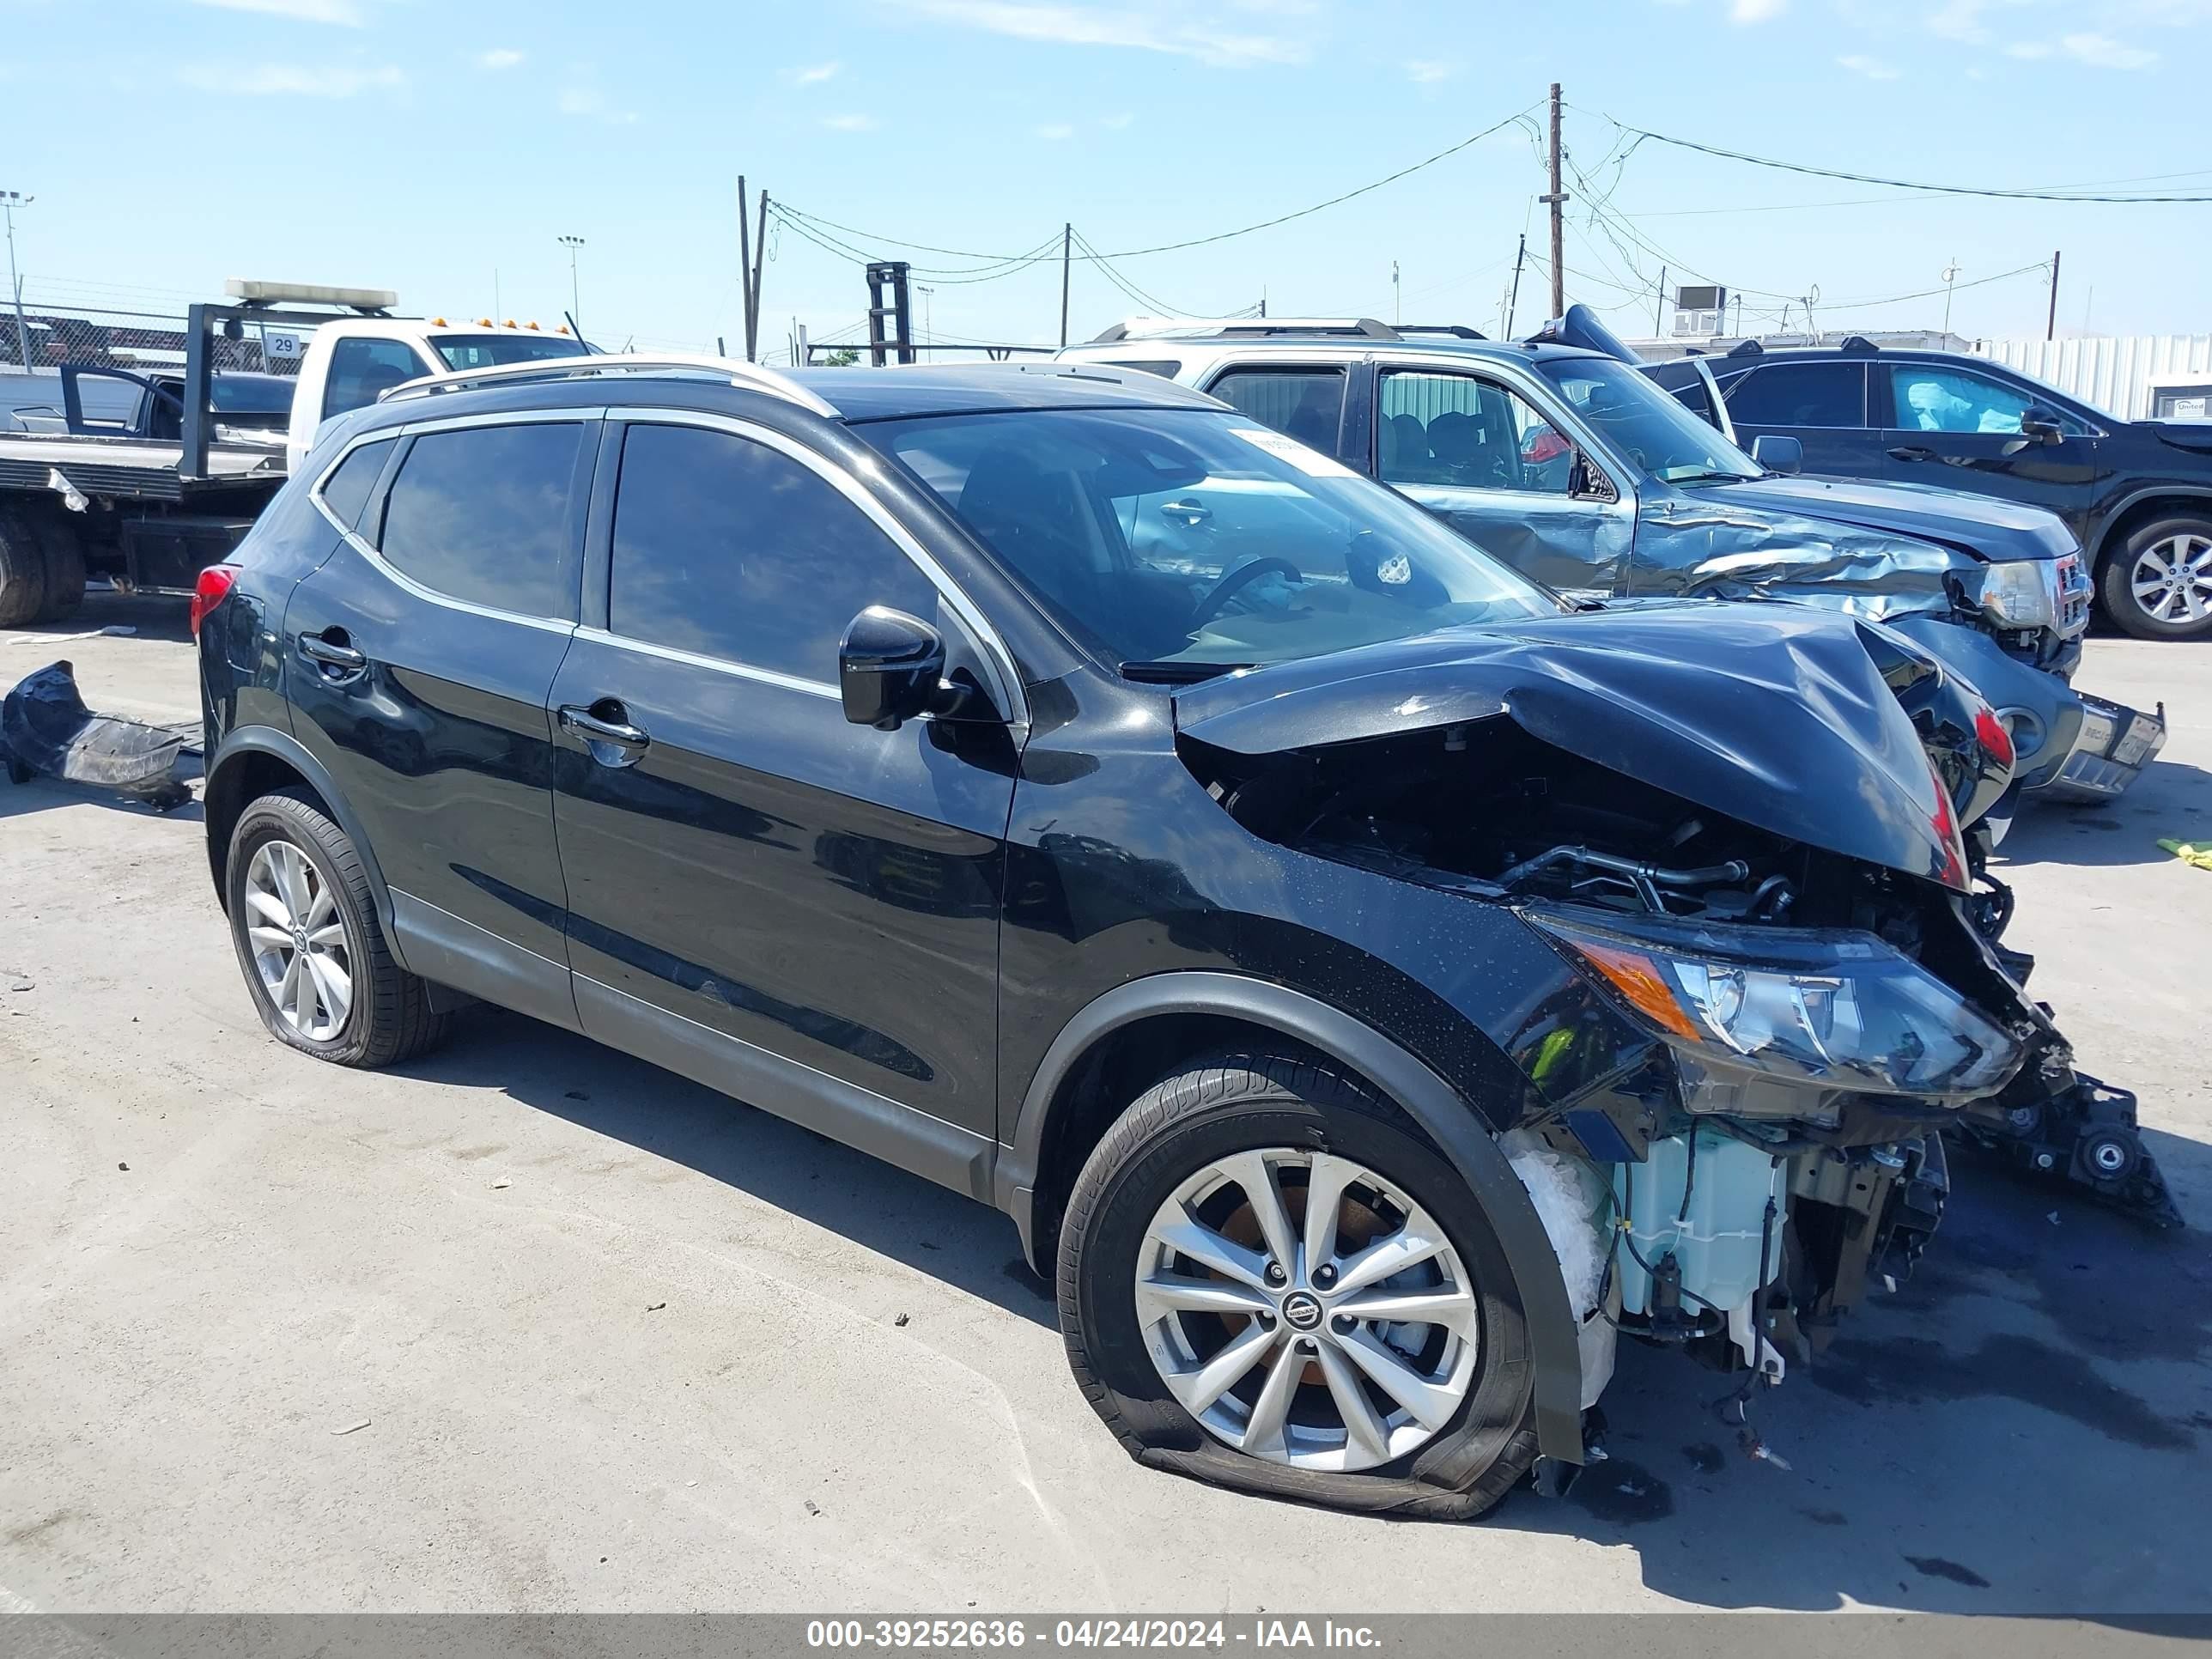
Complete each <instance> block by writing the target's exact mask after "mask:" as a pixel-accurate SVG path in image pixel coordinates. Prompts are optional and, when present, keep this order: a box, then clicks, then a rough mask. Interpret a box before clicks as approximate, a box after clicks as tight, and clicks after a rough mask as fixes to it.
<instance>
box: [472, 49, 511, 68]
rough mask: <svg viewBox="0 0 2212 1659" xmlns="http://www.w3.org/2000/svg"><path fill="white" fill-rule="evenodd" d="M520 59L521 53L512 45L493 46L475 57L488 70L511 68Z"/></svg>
mask: <svg viewBox="0 0 2212 1659" xmlns="http://www.w3.org/2000/svg"><path fill="white" fill-rule="evenodd" d="M521 61H522V54H521V53H520V52H517V51H516V50H515V49H514V48H513V47H512V46H495V47H493V48H492V49H491V50H490V51H489V52H484V53H483V54H481V55H480V56H478V58H477V63H478V64H480V65H482V66H483V68H485V69H488V70H511V69H513V67H514V66H515V65H516V64H519V63H520V62H521Z"/></svg>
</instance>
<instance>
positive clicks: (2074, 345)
mask: <svg viewBox="0 0 2212 1659" xmlns="http://www.w3.org/2000/svg"><path fill="white" fill-rule="evenodd" d="M1974 350H1975V353H1976V355H1978V356H1984V357H1989V358H1993V359H1995V360H1996V362H2001V363H2004V364H2006V365H2008V367H2010V368H2016V369H2018V370H2020V371H2021V373H2022V374H2033V375H2034V376H2035V377H2036V379H2038V380H2043V381H2045V382H2047V383H2049V384H2050V385H2051V386H2057V388H2058V389H2059V390H2060V391H2061V392H2071V393H2072V394H2073V395H2074V396H2075V397H2076V398H2081V400H2082V401H2083V402H2085V403H2090V404H2095V405H2096V406H2097V407H2098V408H2100V409H2103V410H2110V411H2111V412H2112V413H2113V414H2115V415H2117V416H2119V417H2120V418H2121V419H2122V420H2124V421H2140V420H2143V419H2146V418H2148V416H2150V415H2151V414H2152V412H2153V410H2152V409H2151V391H2150V385H2151V381H2152V380H2154V379H2157V378H2160V377H2161V376H2167V375H2185V374H2188V375H2203V376H2205V377H2206V378H2207V379H2212V334H2128V335H2107V336H2105V337H2100V338H2094V339H2086V340H1984V341H1982V342H1980V343H1978V345H1976V346H1975V348H1974Z"/></svg>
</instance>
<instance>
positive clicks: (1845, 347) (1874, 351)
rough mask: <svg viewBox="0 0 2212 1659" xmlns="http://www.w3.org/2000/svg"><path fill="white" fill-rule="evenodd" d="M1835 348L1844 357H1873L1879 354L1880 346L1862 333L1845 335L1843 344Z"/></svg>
mask: <svg viewBox="0 0 2212 1659" xmlns="http://www.w3.org/2000/svg"><path fill="white" fill-rule="evenodd" d="M1836 350H1837V351H1838V354H1840V355H1841V356H1846V357H1875V356H1881V347H1880V346H1878V345H1876V344H1875V343H1874V342H1873V341H1872V340H1869V339H1868V338H1867V337H1866V336H1865V335H1863V334H1847V335H1845V336H1844V343H1843V344H1841V345H1839V346H1838V347H1837V348H1836Z"/></svg>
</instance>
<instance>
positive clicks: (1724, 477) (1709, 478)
mask: <svg viewBox="0 0 2212 1659" xmlns="http://www.w3.org/2000/svg"><path fill="white" fill-rule="evenodd" d="M1753 476H1754V477H1762V478H1763V477H1769V476H1771V475H1769V474H1767V473H1764V472H1761V473H1757V474H1753ZM1667 482H1668V483H1678V484H1682V483H1744V482H1745V475H1744V474H1743V473H1741V472H1685V473H1683V474H1681V475H1680V477H1673V478H1669V479H1668V480H1667Z"/></svg>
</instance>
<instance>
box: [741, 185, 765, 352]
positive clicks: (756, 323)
mask: <svg viewBox="0 0 2212 1659" xmlns="http://www.w3.org/2000/svg"><path fill="white" fill-rule="evenodd" d="M738 211H739V213H740V214H742V213H743V212H744V203H743V202H742V201H740V202H739V203H738ZM759 214H760V216H759V217H758V218H757V219H756V220H755V221H754V222H753V268H752V273H751V275H750V276H748V277H747V278H746V280H747V281H748V282H749V283H750V284H751V288H752V304H751V310H752V319H753V325H752V331H751V332H750V333H749V334H747V335H746V336H745V361H746V362H749V363H750V362H756V361H757V359H756V358H755V356H754V355H753V354H754V352H755V351H756V350H757V349H759V346H760V319H761V273H762V272H763V270H766V269H767V268H768V191H767V188H766V187H765V186H763V188H762V190H761V193H760V208H759Z"/></svg>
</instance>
